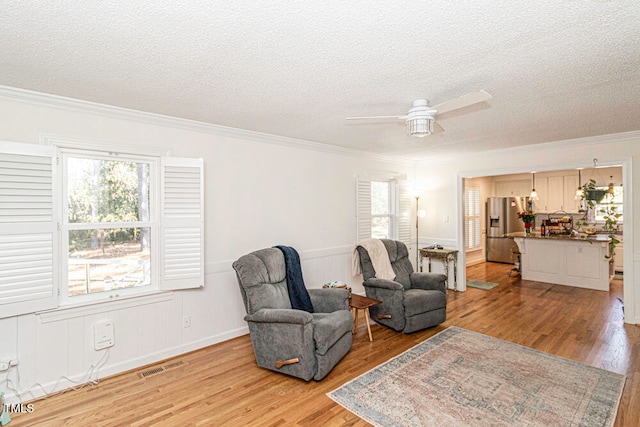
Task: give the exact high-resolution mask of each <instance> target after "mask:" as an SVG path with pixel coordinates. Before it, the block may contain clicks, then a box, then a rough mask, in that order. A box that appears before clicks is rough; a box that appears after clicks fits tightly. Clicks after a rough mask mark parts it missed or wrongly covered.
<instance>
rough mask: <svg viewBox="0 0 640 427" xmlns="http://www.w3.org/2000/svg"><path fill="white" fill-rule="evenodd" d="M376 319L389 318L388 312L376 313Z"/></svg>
mask: <svg viewBox="0 0 640 427" xmlns="http://www.w3.org/2000/svg"><path fill="white" fill-rule="evenodd" d="M378 319H391V315H390V314H378Z"/></svg>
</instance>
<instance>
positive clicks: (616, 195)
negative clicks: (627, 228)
mask: <svg viewBox="0 0 640 427" xmlns="http://www.w3.org/2000/svg"><path fill="white" fill-rule="evenodd" d="M597 188H598V189H599V190H609V187H608V186H607V187H597ZM622 202H623V194H622V185H615V186H614V187H613V195H611V194H610V193H607V194H606V195H605V196H604V198H603V199H602V200H601V201H600V203H598V204H597V205H596V209H595V218H596V221H597V222H605V216H606V215H607V213H609V214H612V213H617V214H622V213H623V210H622V207H623V203H622ZM623 220H624V217H623V216H622V215H621V216H620V218H618V222H622V221H623Z"/></svg>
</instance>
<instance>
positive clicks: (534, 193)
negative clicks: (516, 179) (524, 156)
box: [529, 172, 538, 200]
mask: <svg viewBox="0 0 640 427" xmlns="http://www.w3.org/2000/svg"><path fill="white" fill-rule="evenodd" d="M531 173H532V175H533V178H532V182H531V183H532V186H531V194H529V199H530V200H538V192H537V191H536V173H535V172H531Z"/></svg>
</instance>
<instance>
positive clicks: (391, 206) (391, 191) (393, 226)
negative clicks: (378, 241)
mask: <svg viewBox="0 0 640 427" xmlns="http://www.w3.org/2000/svg"><path fill="white" fill-rule="evenodd" d="M380 183H384V184H386V186H387V199H388V203H387V206H386V213H374V212H373V192H374V186H375V184H380ZM395 189H396V183H395V180H381V179H374V180H371V200H372V203H371V236H373V229H374V224H373V223H374V220H375V219H376V218H387V219H388V226H387V235H386V236H385V237H381V238H382V239H395V238H396V236H397V234H398V233H397V223H398V221H397V217H398V215H397V211H398V208H397V207H396V205H397V203H396V197H395V193H396V191H395Z"/></svg>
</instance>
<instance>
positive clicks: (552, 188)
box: [547, 176, 564, 212]
mask: <svg viewBox="0 0 640 427" xmlns="http://www.w3.org/2000/svg"><path fill="white" fill-rule="evenodd" d="M548 179H549V184H548V186H547V191H548V193H547V194H548V196H547V212H556V211H562V210H564V209H563V208H562V204H563V202H564V177H562V176H550V177H549V178H548Z"/></svg>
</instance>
